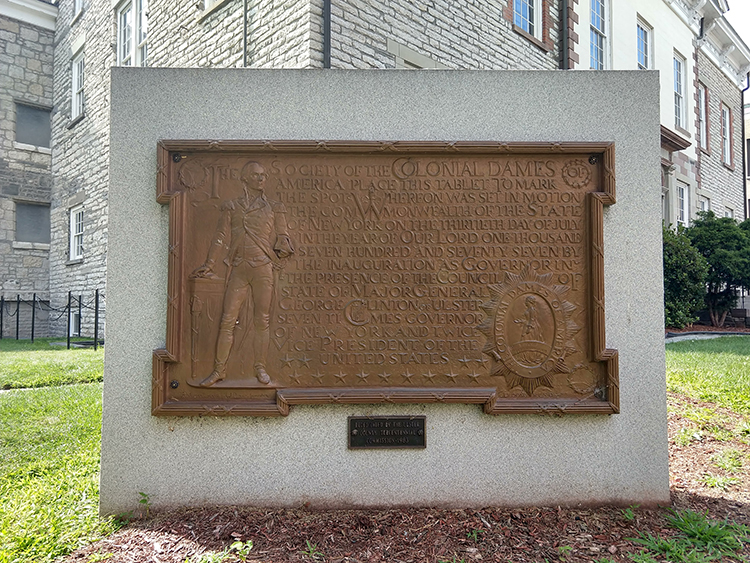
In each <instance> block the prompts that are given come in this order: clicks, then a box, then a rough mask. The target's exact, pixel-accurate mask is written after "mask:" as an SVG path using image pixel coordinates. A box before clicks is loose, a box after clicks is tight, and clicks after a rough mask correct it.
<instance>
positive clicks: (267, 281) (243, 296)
mask: <svg viewBox="0 0 750 563" xmlns="http://www.w3.org/2000/svg"><path fill="white" fill-rule="evenodd" d="M267 178H268V175H267V174H266V171H265V169H264V168H263V166H261V165H260V164H259V163H257V162H254V161H251V162H248V163H247V164H245V166H244V167H243V168H242V171H241V173H240V181H241V182H242V186H243V189H244V194H243V195H242V196H240V197H238V198H237V199H233V200H228V201H225V202H223V203H222V205H221V216H220V218H219V224H218V226H217V227H216V234H215V235H214V238H213V241H212V242H211V247H210V248H209V250H208V257H207V259H206V261H205V262H204V263H203V265H202V266H200V267H199V268H197V269H196V270H195V271H194V272H193V273H192V274H191V277H194V278H211V279H215V278H217V275H216V273H215V272H214V271H213V267H214V265H215V264H216V260H217V259H218V258H219V257H220V256H221V255H222V254H223V253H224V252H225V251H226V249H229V252H228V256H227V259H226V260H225V263H226V264H227V277H226V285H225V290H224V303H223V309H222V314H221V321H220V323H219V334H218V336H217V338H216V354H215V356H214V369H213V371H212V372H211V374H210V375H209V376H208V377H206V378H205V379H204V380H203V381H201V383H200V385H201V386H202V387H210V386H212V385H214V384H215V383H218V382H219V381H222V380H224V379H225V378H226V364H227V360H228V359H229V354H230V352H231V350H232V344H233V343H234V331H235V327H236V326H237V318H238V317H239V314H240V310H241V309H242V306H243V305H244V304H245V302H246V301H247V298H248V293H250V296H251V298H252V305H253V325H254V334H253V352H254V358H255V364H254V368H255V376H256V377H257V379H258V382H260V383H262V384H264V385H267V384H269V383H270V382H271V378H270V377H269V376H268V373H267V372H266V358H267V356H268V344H269V341H270V324H271V304H272V302H273V299H274V289H275V287H274V286H275V281H274V270H278V269H280V268H281V267H282V260H283V259H285V258H288V257H289V256H291V255H292V253H293V252H294V249H293V248H292V243H291V240H290V239H289V235H288V234H287V227H286V209H285V208H284V205H283V204H282V203H280V202H277V201H273V200H271V199H268V198H267V197H266V195H265V193H264V189H265V183H266V179H267Z"/></svg>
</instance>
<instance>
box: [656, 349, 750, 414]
mask: <svg viewBox="0 0 750 563" xmlns="http://www.w3.org/2000/svg"><path fill="white" fill-rule="evenodd" d="M667 389H669V391H673V392H675V393H682V394H684V395H688V396H690V397H693V398H696V399H700V400H703V401H709V402H713V403H716V404H717V405H720V406H722V407H728V408H730V409H732V410H734V411H735V412H738V413H743V414H750V336H723V337H721V338H715V339H710V340H686V341H682V342H675V343H672V344H667Z"/></svg>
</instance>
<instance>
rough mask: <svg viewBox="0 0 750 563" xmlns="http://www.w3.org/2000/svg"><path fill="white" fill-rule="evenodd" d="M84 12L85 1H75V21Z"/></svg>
mask: <svg viewBox="0 0 750 563" xmlns="http://www.w3.org/2000/svg"><path fill="white" fill-rule="evenodd" d="M82 12H83V0H73V21H75V20H76V19H78V16H80V15H81V13H82Z"/></svg>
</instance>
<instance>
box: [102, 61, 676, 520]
mask: <svg viewBox="0 0 750 563" xmlns="http://www.w3.org/2000/svg"><path fill="white" fill-rule="evenodd" d="M111 100H112V101H111V104H112V129H111V134H110V142H111V147H110V149H111V152H110V154H111V162H110V169H111V174H110V182H111V183H110V189H109V235H108V236H109V251H108V252H109V253H108V277H107V293H108V303H107V306H108V311H107V313H108V319H107V320H108V323H107V349H106V361H105V377H104V410H103V429H102V473H101V510H102V512H103V513H117V512H122V511H127V510H130V509H133V508H134V507H136V506H137V504H138V499H139V495H138V493H139V492H144V493H146V494H148V495H149V498H150V499H151V502H152V505H153V506H154V507H155V508H160V507H173V506H184V505H201V504H235V503H239V504H249V505H255V506H269V507H283V506H287V507H294V506H302V505H309V506H312V507H385V506H447V507H480V506H487V505H504V506H527V505H537V506H538V505H545V504H546V505H559V504H567V505H578V504H592V503H618V504H623V505H628V504H633V503H638V504H642V505H653V504H656V503H663V502H668V500H669V488H668V465H667V463H668V458H667V434H666V404H665V378H664V347H663V333H662V330H663V327H662V294H661V286H662V279H661V215H660V197H661V193H660V190H659V189H658V186H659V178H658V175H657V174H656V173H655V172H654V171H658V166H657V164H658V160H659V146H658V135H655V134H652V132H653V131H656V130H657V126H658V123H659V117H658V115H659V108H658V76H657V74H656V73H653V72H648V71H644V72H616V73H609V72H586V73H578V72H494V71H491V72H490V71H484V72H474V71H435V72H412V71H403V72H402V71H377V70H371V71H330V72H329V71H325V72H324V71H294V70H290V71H279V70H268V71H265V70H249V69H227V70H199V69H191V70H188V69H126V68H115V69H112V98H111ZM654 186H656V188H654Z"/></svg>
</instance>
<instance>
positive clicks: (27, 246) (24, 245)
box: [13, 240, 49, 250]
mask: <svg viewBox="0 0 750 563" xmlns="http://www.w3.org/2000/svg"><path fill="white" fill-rule="evenodd" d="M13 248H14V249H16V250H49V243H48V242H24V241H20V240H14V241H13Z"/></svg>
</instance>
